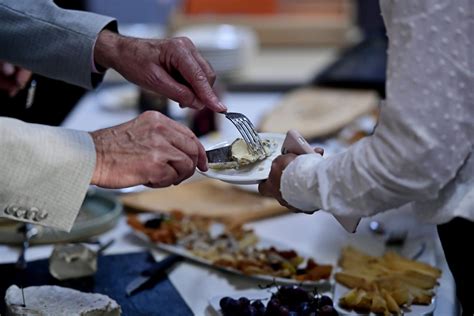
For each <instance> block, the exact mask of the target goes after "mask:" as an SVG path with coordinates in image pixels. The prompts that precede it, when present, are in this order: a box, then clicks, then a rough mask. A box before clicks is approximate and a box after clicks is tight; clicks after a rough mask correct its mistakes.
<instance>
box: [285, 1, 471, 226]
mask: <svg viewBox="0 0 474 316" xmlns="http://www.w3.org/2000/svg"><path fill="white" fill-rule="evenodd" d="M381 5H382V10H383V15H384V19H385V23H386V26H387V33H388V36H389V43H390V45H389V50H388V57H389V62H388V69H387V86H386V91H387V98H386V102H385V104H383V105H382V106H381V113H380V117H379V123H378V126H377V128H376V130H375V132H374V135H372V136H370V137H366V138H364V139H362V140H361V141H359V142H358V143H356V144H354V145H353V146H351V147H350V148H349V149H348V150H347V151H345V152H343V153H340V154H338V155H334V156H332V157H329V158H327V159H320V158H318V157H317V155H311V154H309V155H302V156H299V157H298V158H297V159H295V160H294V161H293V162H292V163H290V164H289V165H288V166H287V168H286V169H285V170H284V172H283V175H282V180H281V187H280V190H281V192H282V196H283V198H284V199H285V200H286V201H287V202H288V203H290V204H291V205H293V206H295V207H297V208H300V209H302V210H305V211H310V210H315V209H319V208H322V209H324V210H327V211H329V212H332V213H334V214H336V215H341V216H344V215H351V216H368V215H372V214H375V213H377V212H381V211H384V210H388V209H391V208H395V207H399V206H402V205H404V204H407V203H411V202H414V201H418V202H422V203H425V202H427V201H433V203H432V205H431V206H433V207H435V206H436V207H437V208H441V207H440V205H435V204H440V203H442V201H437V199H438V197H440V196H443V197H444V198H446V200H449V198H450V197H452V196H456V198H457V199H458V200H459V199H460V200H462V199H463V198H465V197H468V196H469V197H470V199H471V200H472V198H473V196H474V191H473V190H474V182H473V179H474V174H473V170H474V168H473V163H474V161H473V160H474V158H473V157H472V156H473V155H472V151H473V140H474V127H473V126H474V88H473V87H474V79H473V78H474V75H473V63H474V62H473V59H474V58H473V57H474V56H473V45H472V34H473V25H474V24H473V21H472V17H469V12H472V9H473V8H472V6H473V4H472V1H470V0H462V1H429V0H426V1H416V2H412V1H395V0H386V1H382V2H381ZM368 62H370V61H368ZM457 177H462V179H463V187H461V186H460V185H458V182H459V181H456V178H457ZM453 186H454V188H452V187H453ZM448 189H449V192H450V194H449V196H446V194H445V193H444V192H443V190H444V191H447V190H448ZM456 192H457V193H458V194H456ZM473 202H474V201H473ZM464 204H465V201H464ZM425 205H426V203H425ZM471 205H472V204H471ZM471 208H473V209H474V207H471ZM434 211H435V210H434ZM434 216H436V215H434ZM465 217H473V219H474V210H471V211H470V213H469V214H467V215H465ZM443 220H445V219H443Z"/></svg>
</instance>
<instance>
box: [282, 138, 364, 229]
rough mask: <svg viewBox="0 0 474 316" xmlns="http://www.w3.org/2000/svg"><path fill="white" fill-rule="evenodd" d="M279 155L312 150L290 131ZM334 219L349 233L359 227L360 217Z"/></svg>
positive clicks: (312, 151)
mask: <svg viewBox="0 0 474 316" xmlns="http://www.w3.org/2000/svg"><path fill="white" fill-rule="evenodd" d="M281 153H282V154H287V153H293V154H297V155H302V154H314V150H313V148H312V147H311V145H310V144H308V142H307V141H306V139H304V137H303V136H302V135H301V134H300V133H299V132H298V131H296V130H294V129H291V130H289V131H288V132H287V133H286V137H285V140H284V141H283V145H282V146H281ZM316 211H318V210H314V211H313V212H310V213H314V212H316ZM334 218H335V219H336V220H337V221H338V222H339V224H341V226H342V227H344V229H345V230H346V231H348V232H349V233H355V231H356V229H357V226H359V222H360V217H340V216H335V215H334Z"/></svg>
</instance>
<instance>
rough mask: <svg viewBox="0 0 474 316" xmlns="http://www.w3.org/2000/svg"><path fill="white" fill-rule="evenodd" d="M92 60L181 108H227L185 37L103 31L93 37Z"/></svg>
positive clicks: (207, 67)
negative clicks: (164, 37) (125, 34)
mask: <svg viewBox="0 0 474 316" xmlns="http://www.w3.org/2000/svg"><path fill="white" fill-rule="evenodd" d="M94 60H95V62H96V63H98V64H99V65H100V66H102V67H104V68H109V67H110V68H113V69H115V70H116V71H118V72H119V73H120V74H122V75H123V76H124V77H125V79H127V80H129V81H131V82H133V83H135V84H137V85H139V86H140V87H142V88H144V89H147V90H150V91H154V92H156V93H159V94H162V95H164V96H166V97H168V98H170V99H172V100H175V101H176V102H178V103H179V104H180V106H181V107H190V108H193V109H197V110H201V109H203V108H205V107H207V108H209V109H211V110H213V111H216V112H225V111H226V110H227V108H226V107H225V105H224V104H222V103H221V102H220V101H219V99H218V98H217V96H216V94H215V93H214V91H213V90H212V85H213V84H214V81H215V80H216V74H215V73H214V70H212V68H211V66H210V65H209V64H208V62H207V61H206V60H205V59H204V58H203V57H202V56H201V54H200V53H199V52H198V51H197V49H196V47H195V46H194V44H193V43H192V42H191V40H189V39H188V38H186V37H178V38H170V39H137V38H131V37H124V36H121V35H119V34H116V33H113V32H111V31H108V30H104V31H102V32H101V33H100V34H99V37H98V39H97V42H96V45H95V50H94Z"/></svg>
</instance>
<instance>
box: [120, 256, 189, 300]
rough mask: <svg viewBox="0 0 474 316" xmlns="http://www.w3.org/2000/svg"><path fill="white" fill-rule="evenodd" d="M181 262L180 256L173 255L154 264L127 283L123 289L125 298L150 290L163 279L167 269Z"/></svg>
mask: <svg viewBox="0 0 474 316" xmlns="http://www.w3.org/2000/svg"><path fill="white" fill-rule="evenodd" d="M182 260H183V257H182V256H180V255H174V254H173V255H169V256H167V257H166V258H164V259H163V260H161V261H159V262H156V263H155V264H153V265H152V266H151V267H150V268H148V269H146V270H145V271H143V272H142V273H141V275H140V276H138V277H136V278H135V279H133V280H132V281H131V282H130V283H128V285H127V287H126V288H125V292H126V293H127V296H132V295H133V294H135V293H137V292H139V291H141V290H143V289H145V288H150V287H152V286H154V285H155V284H156V283H158V282H159V281H160V280H161V279H162V278H163V277H165V276H166V273H165V272H166V270H167V269H169V268H170V267H171V266H173V265H174V264H175V263H177V262H180V261H182Z"/></svg>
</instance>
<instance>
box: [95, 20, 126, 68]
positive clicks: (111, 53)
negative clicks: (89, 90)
mask: <svg viewBox="0 0 474 316" xmlns="http://www.w3.org/2000/svg"><path fill="white" fill-rule="evenodd" d="M120 41H121V36H120V35H119V34H117V33H115V32H112V31H110V30H107V29H104V30H102V31H101V32H100V33H99V35H98V36H97V40H96V43H95V46H94V63H95V65H96V67H97V68H98V69H100V68H102V69H104V70H105V69H107V68H114V65H115V61H116V60H118V54H119V52H120V48H119V46H120Z"/></svg>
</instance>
